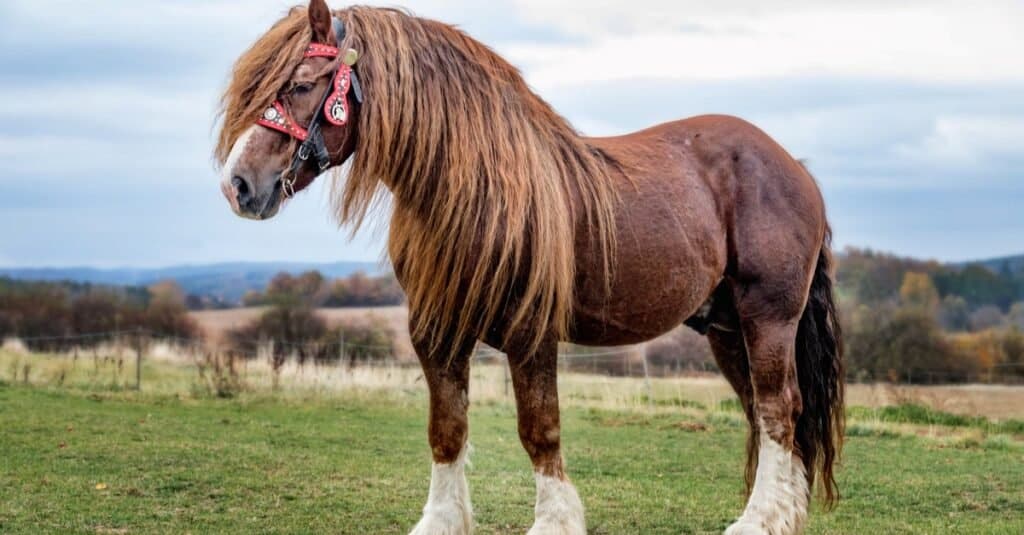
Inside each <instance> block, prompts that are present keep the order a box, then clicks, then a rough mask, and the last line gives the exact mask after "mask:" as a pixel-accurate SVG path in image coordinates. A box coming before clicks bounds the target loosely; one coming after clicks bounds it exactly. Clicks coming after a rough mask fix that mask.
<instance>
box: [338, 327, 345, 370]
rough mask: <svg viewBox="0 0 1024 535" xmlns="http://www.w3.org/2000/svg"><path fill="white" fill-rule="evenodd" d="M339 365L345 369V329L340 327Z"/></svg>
mask: <svg viewBox="0 0 1024 535" xmlns="http://www.w3.org/2000/svg"><path fill="white" fill-rule="evenodd" d="M338 367H340V368H341V369H342V370H344V369H345V331H344V330H342V329H338Z"/></svg>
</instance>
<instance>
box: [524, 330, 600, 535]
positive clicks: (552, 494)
mask: <svg viewBox="0 0 1024 535" xmlns="http://www.w3.org/2000/svg"><path fill="white" fill-rule="evenodd" d="M509 367H510V368H511V374H512V384H513V387H514V388H515V393H516V411H517V413H518V419H519V438H520V440H521V441H522V443H523V448H525V449H526V453H528V454H529V455H530V460H531V461H533V471H534V477H535V479H536V481H537V505H536V508H535V510H534V514H535V518H534V523H533V527H532V528H530V531H529V533H528V535H548V534H572V535H577V534H581V535H582V534H585V533H586V532H587V529H586V523H585V522H584V520H583V504H582V503H581V502H580V498H579V495H577V494H576V489H575V488H574V487H573V486H572V483H570V482H569V478H568V477H566V475H565V464H564V462H563V460H562V453H561V450H560V448H561V436H560V435H561V430H560V427H559V415H558V382H557V372H558V344H557V343H556V342H554V341H553V340H552V341H550V342H545V343H544V344H543V345H542V346H541V349H540V350H539V351H537V352H536V353H535V354H532V355H530V354H521V353H520V354H517V353H516V352H511V351H510V352H509Z"/></svg>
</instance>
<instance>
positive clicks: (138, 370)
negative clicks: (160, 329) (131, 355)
mask: <svg viewBox="0 0 1024 535" xmlns="http://www.w3.org/2000/svg"><path fill="white" fill-rule="evenodd" d="M135 390H137V391H140V390H142V328H141V327H139V328H137V329H136V330H135Z"/></svg>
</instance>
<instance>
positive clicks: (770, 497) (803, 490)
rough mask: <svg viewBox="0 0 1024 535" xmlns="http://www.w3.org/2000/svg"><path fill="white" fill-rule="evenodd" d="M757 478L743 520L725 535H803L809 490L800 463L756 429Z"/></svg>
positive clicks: (732, 526)
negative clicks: (801, 534)
mask: <svg viewBox="0 0 1024 535" xmlns="http://www.w3.org/2000/svg"><path fill="white" fill-rule="evenodd" d="M759 427H760V429H761V431H760V441H761V442H760V447H759V449H758V462H757V475H756V478H755V479H754V488H753V490H752V491H751V492H750V500H749V501H748V502H747V508H746V510H744V511H743V516H741V517H740V518H739V520H737V521H736V523H734V524H733V525H731V526H729V528H728V529H726V530H725V535H792V534H796V533H801V532H803V528H804V522H805V521H806V520H807V503H808V501H810V489H809V488H808V485H807V476H806V474H807V472H806V471H805V469H804V463H803V461H802V460H801V459H800V457H798V456H797V455H796V454H794V453H793V451H792V450H786V449H785V448H784V447H783V446H782V444H779V443H778V442H775V441H774V440H772V439H771V437H769V436H768V433H767V432H765V431H764V429H765V426H764V423H763V422H762V423H761V425H760V426H759Z"/></svg>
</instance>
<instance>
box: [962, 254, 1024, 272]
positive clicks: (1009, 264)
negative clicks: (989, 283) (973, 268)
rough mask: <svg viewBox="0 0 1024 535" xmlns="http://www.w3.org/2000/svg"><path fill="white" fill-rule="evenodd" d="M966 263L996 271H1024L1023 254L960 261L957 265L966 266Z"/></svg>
mask: <svg viewBox="0 0 1024 535" xmlns="http://www.w3.org/2000/svg"><path fill="white" fill-rule="evenodd" d="M968 264H981V265H983V266H985V267H987V268H989V269H991V270H992V271H995V272H996V273H1002V272H1003V271H1004V270H1009V272H1010V273H1021V272H1024V254H1019V255H1013V256H1001V257H999V258H990V259H988V260H974V261H970V262H960V263H958V264H957V265H963V266H966V265H968Z"/></svg>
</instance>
